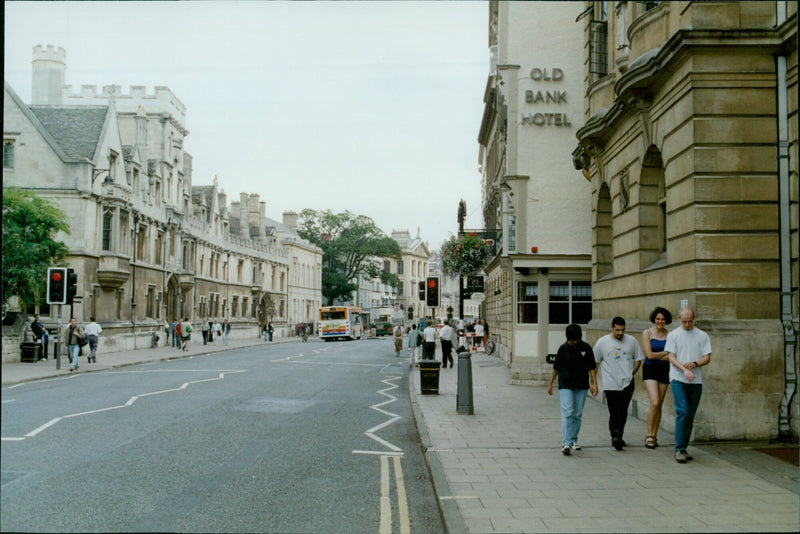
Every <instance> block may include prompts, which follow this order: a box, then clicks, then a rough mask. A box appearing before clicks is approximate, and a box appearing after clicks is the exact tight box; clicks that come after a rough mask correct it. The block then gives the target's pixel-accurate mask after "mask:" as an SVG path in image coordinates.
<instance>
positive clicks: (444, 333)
mask: <svg viewBox="0 0 800 534" xmlns="http://www.w3.org/2000/svg"><path fill="white" fill-rule="evenodd" d="M455 333H456V331H455V330H453V327H452V326H450V321H448V322H446V323H445V324H444V326H443V327H442V329H441V330H439V339H440V344H441V345H442V368H443V369H446V368H447V362H448V361H449V362H450V367H451V368H452V367H453V336H454V335H455Z"/></svg>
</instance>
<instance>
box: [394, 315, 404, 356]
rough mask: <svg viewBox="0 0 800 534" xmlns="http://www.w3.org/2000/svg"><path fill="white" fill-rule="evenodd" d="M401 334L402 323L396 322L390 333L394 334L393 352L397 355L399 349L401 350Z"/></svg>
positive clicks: (398, 354)
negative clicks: (392, 331)
mask: <svg viewBox="0 0 800 534" xmlns="http://www.w3.org/2000/svg"><path fill="white" fill-rule="evenodd" d="M403 334H404V332H403V325H401V324H399V323H398V324H397V325H395V327H394V333H393V334H392V335H393V336H394V352H395V356H397V357H399V356H400V351H401V350H403Z"/></svg>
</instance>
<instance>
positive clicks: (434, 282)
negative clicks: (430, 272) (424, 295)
mask: <svg viewBox="0 0 800 534" xmlns="http://www.w3.org/2000/svg"><path fill="white" fill-rule="evenodd" d="M438 284H439V280H437V279H436V278H428V287H430V288H434V287H436V286H437V285H438Z"/></svg>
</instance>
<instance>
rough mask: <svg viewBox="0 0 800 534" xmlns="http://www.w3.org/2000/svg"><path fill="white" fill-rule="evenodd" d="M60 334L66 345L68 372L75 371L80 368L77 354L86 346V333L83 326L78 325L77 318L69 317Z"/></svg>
mask: <svg viewBox="0 0 800 534" xmlns="http://www.w3.org/2000/svg"><path fill="white" fill-rule="evenodd" d="M61 334H62V335H61V340H62V343H64V344H65V345H66V346H67V354H68V355H69V372H70V373H71V372H72V371H77V370H78V369H80V366H79V362H78V356H80V354H81V349H83V347H84V346H86V333H85V332H84V331H83V327H80V326H78V320H77V319H76V318H75V317H71V318H70V320H69V324H68V325H67V326H65V327H64V331H63V332H62V333H61Z"/></svg>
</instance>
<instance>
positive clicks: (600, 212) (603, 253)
mask: <svg viewBox="0 0 800 534" xmlns="http://www.w3.org/2000/svg"><path fill="white" fill-rule="evenodd" d="M613 220H614V217H613V215H612V213H611V192H610V191H609V189H608V184H605V183H604V184H603V185H601V186H600V192H599V193H598V195H597V210H596V212H595V227H594V246H593V247H592V249H593V256H594V257H593V258H592V259H593V263H594V268H595V280H599V279H601V278H603V277H606V276H609V275H612V273H613V270H614V231H613Z"/></svg>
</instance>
